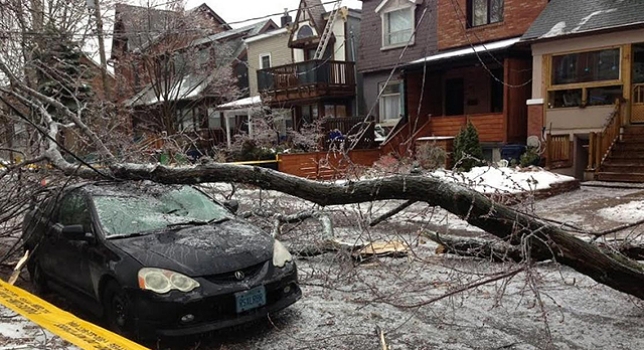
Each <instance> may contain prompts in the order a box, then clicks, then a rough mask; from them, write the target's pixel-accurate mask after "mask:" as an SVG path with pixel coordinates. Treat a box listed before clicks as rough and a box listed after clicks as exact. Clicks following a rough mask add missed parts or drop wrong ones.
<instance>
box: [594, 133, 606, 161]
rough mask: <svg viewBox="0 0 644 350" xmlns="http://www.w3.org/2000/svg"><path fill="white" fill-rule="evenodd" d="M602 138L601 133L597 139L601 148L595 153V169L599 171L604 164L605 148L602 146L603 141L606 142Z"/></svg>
mask: <svg viewBox="0 0 644 350" xmlns="http://www.w3.org/2000/svg"><path fill="white" fill-rule="evenodd" d="M602 136H603V135H602V134H601V133H599V134H597V138H596V140H595V141H596V142H597V145H598V146H599V147H597V150H596V151H595V169H599V166H600V165H601V163H602V152H601V150H602V148H603V147H602V145H603V141H604V140H603V139H602Z"/></svg>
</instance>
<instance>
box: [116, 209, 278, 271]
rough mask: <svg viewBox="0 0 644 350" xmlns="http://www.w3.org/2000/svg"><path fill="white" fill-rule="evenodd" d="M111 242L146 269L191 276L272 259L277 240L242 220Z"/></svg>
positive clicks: (241, 267) (238, 268)
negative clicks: (160, 269) (166, 270)
mask: <svg viewBox="0 0 644 350" xmlns="http://www.w3.org/2000/svg"><path fill="white" fill-rule="evenodd" d="M111 242H112V243H113V244H114V245H116V246H117V247H118V248H120V249H121V250H123V251H124V252H126V253H128V254H129V255H130V256H132V257H133V258H134V259H136V260H138V261H139V262H140V263H141V264H142V265H143V266H145V267H157V268H163V269H168V270H172V271H175V272H179V273H182V274H185V275H187V276H190V277H198V276H209V275H217V274H222V273H227V272H232V271H237V270H240V269H243V268H246V267H249V266H252V265H256V264H259V263H261V262H264V261H267V260H269V259H271V257H272V256H273V242H274V240H273V238H272V237H271V236H270V235H268V234H266V233H265V232H264V231H262V230H261V229H259V228H257V227H256V226H253V225H251V224H248V223H246V222H242V221H238V220H230V221H226V222H222V223H218V224H212V225H204V226H193V227H187V228H184V229H181V230H173V231H167V232H163V233H156V234H150V235H145V236H139V237H130V238H121V239H114V240H111Z"/></svg>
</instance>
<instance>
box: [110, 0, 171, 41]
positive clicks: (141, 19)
mask: <svg viewBox="0 0 644 350" xmlns="http://www.w3.org/2000/svg"><path fill="white" fill-rule="evenodd" d="M115 18H116V22H117V23H116V24H115V25H114V26H115V32H116V31H118V32H120V34H119V35H115V39H116V37H117V36H119V37H121V38H124V39H126V40H127V50H128V51H134V50H137V49H140V48H141V47H142V46H143V45H145V44H146V43H148V42H149V41H150V40H153V39H154V38H156V37H157V36H158V34H159V33H162V32H164V31H166V30H168V29H169V28H173V27H174V26H175V24H176V21H177V20H178V19H179V13H178V12H174V11H167V10H160V9H155V8H149V7H141V6H133V5H127V4H121V3H117V4H116V7H115ZM117 27H120V28H118V30H117Z"/></svg>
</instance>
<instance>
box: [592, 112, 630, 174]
mask: <svg viewBox="0 0 644 350" xmlns="http://www.w3.org/2000/svg"><path fill="white" fill-rule="evenodd" d="M624 119H625V118H622V102H621V100H619V99H618V100H616V101H615V109H614V110H613V112H612V114H611V115H610V117H609V118H608V122H607V123H606V125H605V126H604V129H603V130H602V131H601V132H599V133H595V132H591V133H590V135H589V141H588V170H597V169H599V167H600V166H601V165H602V163H603V162H604V160H606V157H607V156H608V154H609V153H610V151H611V149H612V148H613V146H614V145H615V143H617V141H618V140H619V136H620V131H621V128H622V126H623V124H624V123H625V120H624Z"/></svg>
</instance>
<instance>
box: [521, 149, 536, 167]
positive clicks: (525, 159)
mask: <svg viewBox="0 0 644 350" xmlns="http://www.w3.org/2000/svg"><path fill="white" fill-rule="evenodd" d="M540 161H541V155H539V149H538V148H536V147H528V149H527V150H526V151H525V153H523V154H522V155H521V159H520V164H521V167H522V168H525V167H528V166H530V165H539V162H540Z"/></svg>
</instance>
